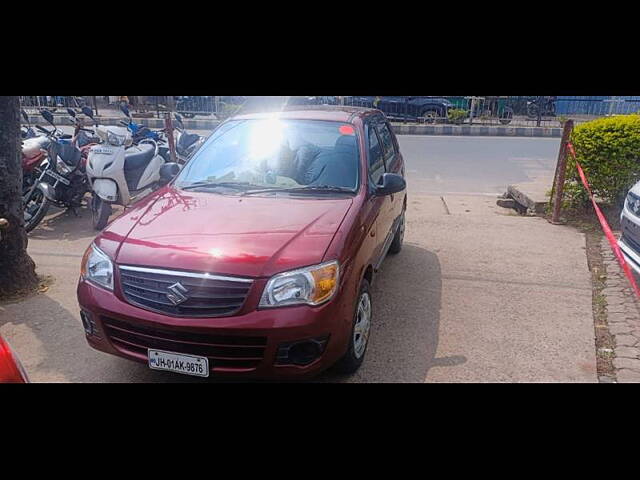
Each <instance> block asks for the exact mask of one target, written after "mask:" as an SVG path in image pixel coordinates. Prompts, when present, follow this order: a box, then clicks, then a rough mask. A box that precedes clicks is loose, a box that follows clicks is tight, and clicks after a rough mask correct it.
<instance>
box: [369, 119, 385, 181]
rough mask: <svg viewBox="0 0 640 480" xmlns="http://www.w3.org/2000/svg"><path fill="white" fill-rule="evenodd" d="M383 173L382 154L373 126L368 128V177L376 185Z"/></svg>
mask: <svg viewBox="0 0 640 480" xmlns="http://www.w3.org/2000/svg"><path fill="white" fill-rule="evenodd" d="M383 173H384V157H383V154H382V145H381V144H380V140H378V135H376V129H375V128H373V125H370V126H369V177H371V181H372V182H373V183H374V184H375V185H377V184H378V182H379V181H380V177H382V174H383Z"/></svg>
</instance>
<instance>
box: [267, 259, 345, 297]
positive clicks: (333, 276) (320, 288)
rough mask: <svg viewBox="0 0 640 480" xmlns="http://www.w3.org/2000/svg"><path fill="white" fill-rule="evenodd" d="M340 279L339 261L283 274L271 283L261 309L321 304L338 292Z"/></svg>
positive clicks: (276, 276) (274, 278)
mask: <svg viewBox="0 0 640 480" xmlns="http://www.w3.org/2000/svg"><path fill="white" fill-rule="evenodd" d="M339 279H340V265H339V264H338V262H337V261H335V260H334V261H331V262H327V263H322V264H320V265H314V266H312V267H306V268H301V269H299V270H292V271H290V272H284V273H279V274H278V275H274V276H273V277H271V279H270V280H269V282H267V286H266V287H265V289H264V292H263V294H262V298H261V299H260V306H261V307H281V306H285V305H312V306H316V305H320V304H322V303H325V302H327V301H329V300H330V299H331V298H332V297H333V295H334V294H335V293H336V291H337V289H338V282H339Z"/></svg>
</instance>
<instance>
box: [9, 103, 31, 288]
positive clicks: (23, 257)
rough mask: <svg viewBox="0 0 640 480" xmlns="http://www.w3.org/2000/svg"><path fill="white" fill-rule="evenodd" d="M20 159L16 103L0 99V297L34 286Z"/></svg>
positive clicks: (18, 109) (18, 122)
mask: <svg viewBox="0 0 640 480" xmlns="http://www.w3.org/2000/svg"><path fill="white" fill-rule="evenodd" d="M21 156H22V148H21V143H20V101H19V99H18V97H9V96H0V223H1V224H2V225H3V227H2V229H1V230H0V298H2V297H3V296H7V295H13V294H15V293H18V292H21V291H26V290H30V289H32V288H34V287H35V286H36V285H37V283H38V277H37V276H36V268H35V263H34V262H33V260H32V259H31V257H30V256H29V255H28V254H27V233H26V232H25V230H24V217H23V212H22V161H21Z"/></svg>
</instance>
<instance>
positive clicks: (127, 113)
mask: <svg viewBox="0 0 640 480" xmlns="http://www.w3.org/2000/svg"><path fill="white" fill-rule="evenodd" d="M120 110H122V113H124V114H125V116H126V117H127V118H131V114H130V113H129V109H128V108H127V107H125V106H122V107H120Z"/></svg>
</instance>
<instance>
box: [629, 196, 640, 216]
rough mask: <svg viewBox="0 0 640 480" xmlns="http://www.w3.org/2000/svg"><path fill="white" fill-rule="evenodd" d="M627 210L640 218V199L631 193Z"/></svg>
mask: <svg viewBox="0 0 640 480" xmlns="http://www.w3.org/2000/svg"><path fill="white" fill-rule="evenodd" d="M627 208H628V209H629V210H630V211H631V213H633V214H634V215H638V216H640V197H638V196H637V195H634V194H633V193H631V192H629V193H628V194H627Z"/></svg>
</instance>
